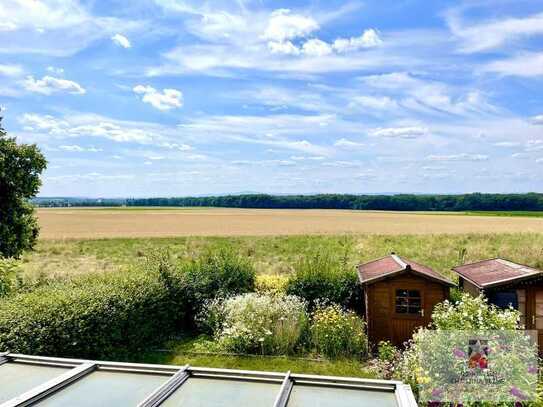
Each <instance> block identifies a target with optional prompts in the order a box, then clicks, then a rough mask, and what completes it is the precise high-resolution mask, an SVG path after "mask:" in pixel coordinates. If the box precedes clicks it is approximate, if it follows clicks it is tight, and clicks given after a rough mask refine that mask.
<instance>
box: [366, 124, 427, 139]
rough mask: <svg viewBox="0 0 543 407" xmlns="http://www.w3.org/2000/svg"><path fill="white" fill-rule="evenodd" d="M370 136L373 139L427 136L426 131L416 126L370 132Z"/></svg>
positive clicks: (386, 128) (387, 128)
mask: <svg viewBox="0 0 543 407" xmlns="http://www.w3.org/2000/svg"><path fill="white" fill-rule="evenodd" d="M370 135H372V136H374V137H387V138H405V139H413V138H418V137H422V136H426V135H428V129H427V128H425V127H418V126H411V127H385V128H378V129H374V130H372V131H370Z"/></svg>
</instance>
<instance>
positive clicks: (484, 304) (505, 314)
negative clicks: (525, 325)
mask: <svg viewBox="0 0 543 407" xmlns="http://www.w3.org/2000/svg"><path fill="white" fill-rule="evenodd" d="M432 321H433V326H434V327H435V328H436V329H439V330H443V331H454V330H480V329H486V330H492V329H495V330H498V329H512V330H514V329H517V328H518V327H519V321H520V313H519V312H518V311H517V310H515V309H513V308H509V309H505V310H502V309H500V308H498V307H496V306H495V305H493V304H488V301H487V299H486V298H485V297H484V296H482V295H480V296H479V297H472V296H471V295H469V294H468V293H464V294H462V296H461V297H460V300H459V301H457V302H451V301H443V302H442V303H439V304H438V305H436V306H435V308H434V312H433V313H432Z"/></svg>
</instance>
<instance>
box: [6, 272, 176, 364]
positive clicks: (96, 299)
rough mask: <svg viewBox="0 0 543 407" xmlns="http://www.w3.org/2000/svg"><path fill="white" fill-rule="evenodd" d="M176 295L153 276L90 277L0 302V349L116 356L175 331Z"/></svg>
mask: <svg viewBox="0 0 543 407" xmlns="http://www.w3.org/2000/svg"><path fill="white" fill-rule="evenodd" d="M182 316H183V306H182V304H179V297H177V298H175V297H174V296H172V294H171V293H170V291H169V290H168V289H167V288H166V287H165V286H164V284H163V283H162V282H161V281H160V280H159V279H158V278H157V276H156V274H144V273H138V272H134V273H130V274H129V275H126V276H107V277H106V276H101V277H97V276H93V277H88V278H84V279H79V280H77V281H76V282H72V283H65V284H54V285H51V286H48V287H42V288H38V289H36V290H35V291H33V292H30V293H23V294H18V295H15V296H11V297H9V298H6V299H4V300H1V301H0V349H3V350H9V351H12V352H21V353H29V354H39V355H54V356H67V357H84V358H108V357H112V356H117V357H119V356H122V355H125V354H128V353H132V352H136V351H139V350H142V349H148V348H149V346H150V345H152V344H156V343H158V342H159V341H160V340H162V339H164V338H165V337H166V336H167V335H170V334H172V333H173V332H176V330H177V328H178V323H179V321H180V319H181V318H182Z"/></svg>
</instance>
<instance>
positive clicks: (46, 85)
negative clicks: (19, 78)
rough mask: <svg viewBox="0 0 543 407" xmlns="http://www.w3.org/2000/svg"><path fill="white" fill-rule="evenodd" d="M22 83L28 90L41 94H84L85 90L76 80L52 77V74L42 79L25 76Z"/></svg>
mask: <svg viewBox="0 0 543 407" xmlns="http://www.w3.org/2000/svg"><path fill="white" fill-rule="evenodd" d="M22 85H23V87H24V88H25V89H26V90H28V91H30V92H36V93H41V94H43V95H51V94H53V93H56V92H67V93H71V94H74V95H84V94H85V92H86V91H85V89H84V88H83V87H82V86H81V85H79V84H78V83H77V82H74V81H69V80H67V79H60V78H54V77H52V76H44V77H43V78H42V79H34V77H33V76H27V77H26V79H25V80H24V81H23V82H22Z"/></svg>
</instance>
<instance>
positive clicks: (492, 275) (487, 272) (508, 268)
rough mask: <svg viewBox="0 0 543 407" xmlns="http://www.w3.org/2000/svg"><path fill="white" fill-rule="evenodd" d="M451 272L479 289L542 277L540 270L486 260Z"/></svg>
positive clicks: (507, 261) (498, 260)
mask: <svg viewBox="0 0 543 407" xmlns="http://www.w3.org/2000/svg"><path fill="white" fill-rule="evenodd" d="M453 270H454V271H455V272H457V273H458V274H460V276H462V277H464V278H465V279H466V280H468V281H471V282H472V283H473V284H475V285H476V286H478V287H479V288H488V287H494V286H498V285H501V284H507V283H510V282H512V281H516V280H522V279H526V278H531V277H535V276H538V277H539V276H543V274H542V273H543V272H541V271H540V270H537V269H534V268H532V267H528V266H525V265H522V264H517V263H513V262H512V261H509V260H504V259H499V258H496V259H488V260H482V261H478V262H475V263H470V264H465V265H463V266H457V267H454V268H453Z"/></svg>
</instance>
